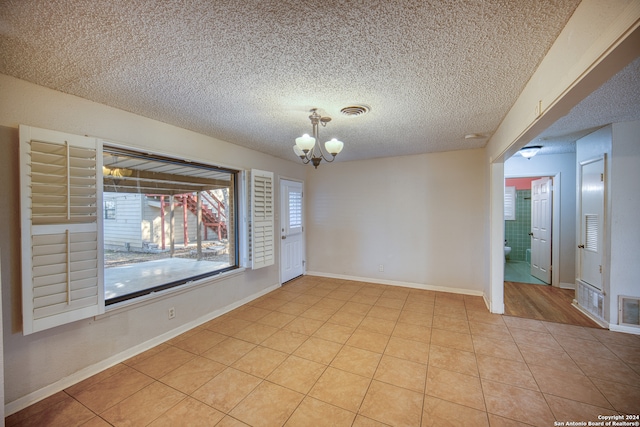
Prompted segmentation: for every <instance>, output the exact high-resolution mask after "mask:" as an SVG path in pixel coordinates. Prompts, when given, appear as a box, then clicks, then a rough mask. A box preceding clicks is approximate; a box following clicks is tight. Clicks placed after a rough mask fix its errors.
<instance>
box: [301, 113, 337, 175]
mask: <svg viewBox="0 0 640 427" xmlns="http://www.w3.org/2000/svg"><path fill="white" fill-rule="evenodd" d="M309 120H311V126H312V127H313V136H309V135H308V134H306V133H305V134H304V135H302V136H301V137H299V138H296V145H294V146H293V151H294V152H295V153H296V156H298V157H300V159H302V163H304V164H305V165H306V164H307V163H309V162H311V163H312V164H313V166H314V167H315V168H316V169H317V168H318V165H319V164H320V162H321V161H322V159H324V161H325V162H327V163H331V162H333V161H334V160H335V158H336V156H337V155H338V153H340V152H341V151H342V147H344V143H343V142H342V141H338V140H337V139H335V138H333V139H331V140H330V141H327V142H325V143H324V148H325V149H326V150H327V153H328V154H331V155H332V156H333V157H331V159H329V158H328V157H329V156H328V155H327V156H325V154H324V152H323V151H322V146H321V145H320V142H319V139H318V124H321V125H322V126H323V127H324V126H326V125H327V123H329V122H330V121H331V117H326V116H325V117H322V116H321V115H320V114H318V109H317V108H313V109H311V115H310V116H309ZM316 141H318V143H317V144H316ZM316 147H317V148H316Z"/></svg>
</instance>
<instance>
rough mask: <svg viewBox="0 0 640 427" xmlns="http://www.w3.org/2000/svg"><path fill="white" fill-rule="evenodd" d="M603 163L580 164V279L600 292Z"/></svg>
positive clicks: (597, 160) (601, 161)
mask: <svg viewBox="0 0 640 427" xmlns="http://www.w3.org/2000/svg"><path fill="white" fill-rule="evenodd" d="M603 220H604V159H603V158H600V159H596V160H592V161H589V162H584V163H581V164H580V236H579V238H578V253H579V259H580V269H579V279H581V280H582V281H583V282H587V283H589V284H590V285H591V286H593V287H595V288H597V289H599V290H602V242H603V239H602V230H603V225H604V223H603Z"/></svg>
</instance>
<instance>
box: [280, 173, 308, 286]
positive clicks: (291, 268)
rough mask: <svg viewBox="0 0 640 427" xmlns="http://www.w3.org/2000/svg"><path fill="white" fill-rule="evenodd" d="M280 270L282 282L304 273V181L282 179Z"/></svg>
mask: <svg viewBox="0 0 640 427" xmlns="http://www.w3.org/2000/svg"><path fill="white" fill-rule="evenodd" d="M280 195H281V196H280V203H281V209H280V212H281V218H282V220H281V223H282V227H281V230H280V231H281V232H280V238H281V239H282V240H281V241H280V271H281V277H282V283H284V282H287V281H289V280H291V279H293V278H296V277H298V276H301V275H302V274H304V235H303V231H304V228H303V224H302V219H303V218H304V215H303V211H302V208H303V206H304V205H303V203H302V183H301V182H296V181H289V180H285V179H283V180H281V181H280Z"/></svg>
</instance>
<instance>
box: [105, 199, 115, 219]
mask: <svg viewBox="0 0 640 427" xmlns="http://www.w3.org/2000/svg"><path fill="white" fill-rule="evenodd" d="M104 219H116V201H115V199H105V200H104Z"/></svg>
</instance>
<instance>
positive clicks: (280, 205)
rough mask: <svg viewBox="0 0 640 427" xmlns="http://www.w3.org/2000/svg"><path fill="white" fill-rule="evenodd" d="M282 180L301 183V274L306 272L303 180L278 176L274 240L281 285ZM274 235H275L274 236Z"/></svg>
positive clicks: (305, 211)
mask: <svg viewBox="0 0 640 427" xmlns="http://www.w3.org/2000/svg"><path fill="white" fill-rule="evenodd" d="M282 181H291V182H298V183H300V184H301V185H302V194H303V197H302V275H303V276H304V275H306V274H307V231H306V228H305V225H306V223H307V209H306V203H305V198H304V193H305V189H304V180H302V179H296V178H289V177H287V176H278V199H279V200H278V209H277V213H278V214H277V223H278V236H279V237H276V240H277V241H278V255H279V259H280V261H279V263H278V283H279V284H280V285H282V263H283V262H284V261H283V260H284V257H283V253H282V252H283V247H284V245H283V244H282V226H283V224H284V212H283V210H282V205H283V203H284V195H283V194H282V191H281V190H282ZM274 237H275V236H274Z"/></svg>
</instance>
